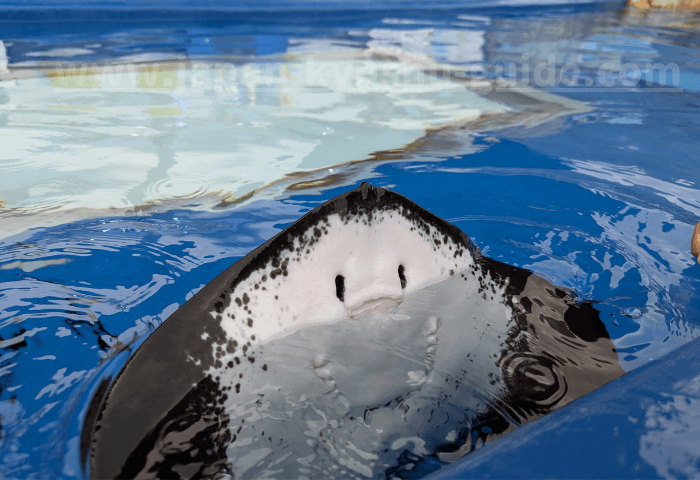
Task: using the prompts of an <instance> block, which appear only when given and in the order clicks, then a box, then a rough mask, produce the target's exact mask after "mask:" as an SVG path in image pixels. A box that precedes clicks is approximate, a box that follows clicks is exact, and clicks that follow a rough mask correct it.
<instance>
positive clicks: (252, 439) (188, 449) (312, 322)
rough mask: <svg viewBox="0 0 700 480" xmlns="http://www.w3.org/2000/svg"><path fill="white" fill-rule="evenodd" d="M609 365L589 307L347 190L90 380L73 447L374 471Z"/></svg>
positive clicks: (455, 443)
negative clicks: (91, 390)
mask: <svg viewBox="0 0 700 480" xmlns="http://www.w3.org/2000/svg"><path fill="white" fill-rule="evenodd" d="M623 373H624V372H623V370H622V368H621V367H620V365H619V362H618V358H617V354H616V352H615V349H614V345H613V343H612V341H611V340H610V337H609V335H608V332H607V330H606V328H605V326H604V324H603V322H602V321H601V320H600V318H599V312H598V311H597V310H596V309H595V307H594V304H593V303H591V302H586V301H583V302H581V301H576V300H575V299H574V297H573V296H572V295H571V293H570V292H569V291H567V290H566V289H564V288H560V287H556V286H554V285H553V284H551V283H550V282H548V281H547V280H545V279H543V278H541V277H539V276H537V275H535V274H533V273H531V272H529V271H527V270H525V269H522V268H518V267H513V266H510V265H507V264H505V263H501V262H498V261H495V260H493V259H490V258H488V257H486V256H484V255H482V254H481V253H480V251H479V249H478V248H477V247H476V246H475V245H474V244H473V243H472V241H471V240H470V239H469V237H468V236H467V235H466V234H464V233H463V232H462V231H461V230H459V229H458V228H457V227H455V226H454V225H452V224H450V223H448V222H446V221H445V220H442V219H440V218H438V217H437V216H435V215H433V214H431V213H430V212H428V211H427V210H425V209H423V208H421V207H419V206H418V205H416V204H415V203H413V202H411V201H410V200H408V199H406V198H405V197H403V196H401V195H399V194H397V193H394V192H392V191H389V190H385V189H382V188H377V187H373V186H371V185H369V184H367V183H363V184H362V185H361V186H360V187H358V188H356V189H354V190H351V191H349V192H347V193H344V194H342V195H339V196H338V197H335V198H333V199H331V200H329V201H327V202H326V203H324V204H322V205H320V206H318V207H316V208H315V209H313V210H311V211H310V212H308V213H306V214H305V215H304V216H303V217H302V218H301V219H299V220H298V221H296V222H295V223H293V224H292V225H290V226H289V227H288V228H286V229H285V230H283V231H282V232H280V233H279V234H277V235H276V236H275V237H273V238H272V239H270V240H268V241H267V242H265V243H264V244H263V245H261V246H260V247H258V248H256V249H255V250H253V251H252V252H251V253H249V254H248V255H246V256H245V257H243V258H242V259H241V260H239V261H238V262H236V263H235V264H234V265H232V266H231V267H229V268H228V269H227V270H226V271H225V272H223V273H222V274H221V275H219V276H218V277H217V278H215V279H214V280H213V281H212V282H210V283H209V284H208V285H206V286H205V287H204V288H202V289H201V290H200V291H199V292H198V293H197V294H196V295H194V296H193V297H192V298H191V299H190V300H188V301H187V302H186V303H185V304H184V305H183V306H182V307H181V308H179V309H178V310H177V311H176V312H175V313H174V314H173V315H171V316H170V317H169V318H168V319H167V320H166V321H165V322H164V323H163V324H162V325H161V326H160V327H158V328H157V329H156V330H155V332H154V333H153V334H152V335H151V336H150V337H148V338H147V339H146V340H145V341H144V342H143V344H142V345H141V346H140V347H138V348H137V349H136V351H135V353H133V354H132V355H131V357H130V358H129V359H128V361H127V363H126V365H125V366H124V368H123V369H122V370H121V371H120V372H119V374H118V375H117V376H116V378H114V379H112V378H106V379H104V380H103V382H102V384H101V385H100V388H98V389H97V393H96V394H95V395H94V397H93V400H92V403H91V405H90V408H89V409H88V414H87V416H86V420H85V423H84V427H83V428H84V435H83V442H82V459H83V463H84V466H86V465H88V462H89V466H88V467H87V468H89V470H90V473H91V477H92V478H153V477H158V478H202V477H212V476H219V477H220V478H253V477H255V478H292V477H294V478H297V477H299V478H302V477H305V478H313V477H319V478H320V477H323V478H327V477H331V476H334V475H335V476H339V477H342V478H345V477H348V478H351V477H357V478H372V477H382V478H384V477H385V475H386V474H387V473H386V472H391V471H393V472H394V474H396V475H398V474H399V473H400V472H398V469H400V468H405V469H406V470H408V469H410V468H413V466H414V464H415V461H418V460H420V458H424V457H426V456H430V455H434V456H436V457H437V458H438V459H440V460H442V461H448V462H449V461H452V460H454V459H456V458H459V457H460V456H461V455H463V454H465V453H468V452H469V451H472V450H474V449H475V448H477V447H478V446H479V445H481V444H483V443H484V442H485V441H489V440H491V439H493V438H496V437H498V436H500V435H503V434H506V433H507V432H509V431H510V430H512V429H513V428H516V427H517V426H519V425H522V424H524V423H527V422H529V421H531V420H533V419H536V418H538V417H540V416H542V415H544V414H546V413H548V412H550V411H551V410H553V409H555V408H558V407H559V406H562V405H564V404H566V403H568V402H570V401H572V400H574V399H576V398H578V397H580V396H582V395H585V394H586V393H588V392H590V391H592V390H594V389H596V388H598V387H600V386H601V385H603V384H605V383H607V382H609V381H611V380H613V379H615V378H617V377H619V376H620V375H622V374H623ZM412 462H413V463H412ZM392 469H393V470H392ZM399 476H400V475H399Z"/></svg>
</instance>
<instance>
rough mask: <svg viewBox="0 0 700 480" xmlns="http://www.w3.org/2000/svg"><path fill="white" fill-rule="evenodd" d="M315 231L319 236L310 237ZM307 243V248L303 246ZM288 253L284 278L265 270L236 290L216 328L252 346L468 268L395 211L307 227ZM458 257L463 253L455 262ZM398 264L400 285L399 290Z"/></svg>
mask: <svg viewBox="0 0 700 480" xmlns="http://www.w3.org/2000/svg"><path fill="white" fill-rule="evenodd" d="M316 229H317V231H318V232H319V233H320V236H316V235H315V232H314V231H315V230H316ZM421 235H422V236H421ZM433 237H435V238H438V240H439V242H440V244H439V246H436V244H435V243H434V242H433V240H432V239H433ZM312 239H314V244H313V245H309V244H308V242H310V241H311V240H312ZM294 250H295V251H286V252H283V253H282V255H281V257H280V258H279V261H280V263H281V264H284V265H286V271H287V276H284V275H279V274H277V275H275V278H272V276H273V273H272V272H273V271H274V270H275V266H273V265H272V264H271V263H269V264H268V265H266V267H265V268H261V269H259V270H257V271H255V272H254V273H253V274H251V275H250V276H249V277H248V278H246V279H244V280H243V281H241V282H240V283H239V284H238V286H237V287H236V289H235V291H234V293H233V294H232V297H233V299H234V301H232V302H231V304H230V305H229V307H228V308H227V309H226V310H225V311H224V312H223V314H222V318H223V323H222V325H223V326H224V328H225V330H226V331H227V333H228V334H229V336H230V337H232V338H236V339H238V340H239V343H240V341H241V340H244V339H245V340H244V341H248V340H249V339H250V338H251V337H252V336H255V339H256V340H255V343H260V342H265V341H269V340H271V339H273V338H276V337H278V336H280V335H283V334H286V333H290V332H291V331H293V330H297V329H299V328H303V327H305V326H308V325H313V324H317V323H326V322H332V321H337V320H342V319H349V318H351V317H353V316H355V315H357V314H359V313H362V312H365V311H367V310H372V309H377V308H380V309H381V308H386V307H389V306H393V305H397V304H399V303H400V302H401V301H402V300H403V297H404V294H405V293H407V292H410V291H413V290H417V289H420V288H423V287H426V286H428V285H431V284H434V283H437V282H439V281H441V280H444V279H445V278H448V277H449V276H450V271H452V273H453V274H454V272H457V271H460V270H463V269H465V268H467V267H469V266H470V265H472V263H473V258H472V257H471V254H470V252H469V251H468V250H466V249H464V247H463V246H462V245H455V244H453V243H452V241H451V240H449V239H448V241H447V242H445V241H444V237H443V236H442V235H440V234H439V233H437V230H436V229H435V228H434V227H432V226H431V227H430V233H429V234H428V233H426V232H424V231H421V230H420V229H419V228H418V226H417V225H416V224H415V223H413V221H411V220H409V219H407V218H406V217H405V216H404V215H402V214H401V213H400V212H398V211H386V212H382V213H376V212H375V213H374V215H373V218H372V221H371V222H370V223H368V222H367V217H366V216H364V215H363V216H359V217H352V218H350V220H349V222H348V223H344V222H343V220H342V219H341V218H340V216H339V215H337V214H336V215H331V216H329V217H328V219H327V223H325V222H321V223H319V224H318V225H314V226H312V227H310V228H309V230H308V231H307V232H306V233H305V235H304V236H303V237H302V238H297V239H296V240H295V243H294ZM297 250H298V251H297ZM458 250H459V251H460V252H462V253H461V255H457V256H455V252H457V251H458ZM307 251H308V253H307ZM400 265H402V266H403V268H404V274H405V278H406V279H407V284H406V289H405V290H404V289H402V286H401V280H400V277H399V273H398V269H399V266H400ZM338 275H341V276H342V277H343V278H344V298H343V300H344V301H342V302H341V301H340V300H339V298H338V297H337V289H336V283H335V279H336V276H338ZM263 277H265V278H266V280H264V281H263ZM256 285H258V287H257V288H256ZM263 288H264V289H265V290H263ZM244 294H245V295H246V296H247V300H246V302H247V303H244V302H243V301H241V305H239V304H238V302H237V301H235V300H236V299H243V300H244ZM246 309H248V310H246ZM212 315H214V316H216V315H217V314H216V312H212ZM248 319H251V320H252V322H251V323H252V326H249V322H248Z"/></svg>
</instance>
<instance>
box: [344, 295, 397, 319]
mask: <svg viewBox="0 0 700 480" xmlns="http://www.w3.org/2000/svg"><path fill="white" fill-rule="evenodd" d="M402 301H403V295H402V296H400V297H393V296H392V297H388V296H387V297H378V298H372V299H370V300H366V301H364V302H362V303H360V304H359V305H357V304H355V305H350V306H349V305H348V304H347V303H346V304H345V308H346V309H347V311H348V315H350V316H351V317H357V316H359V315H363V314H366V313H386V312H387V311H388V310H389V309H390V308H392V307H396V306H397V305H399V304H400V303H401V302H402Z"/></svg>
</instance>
